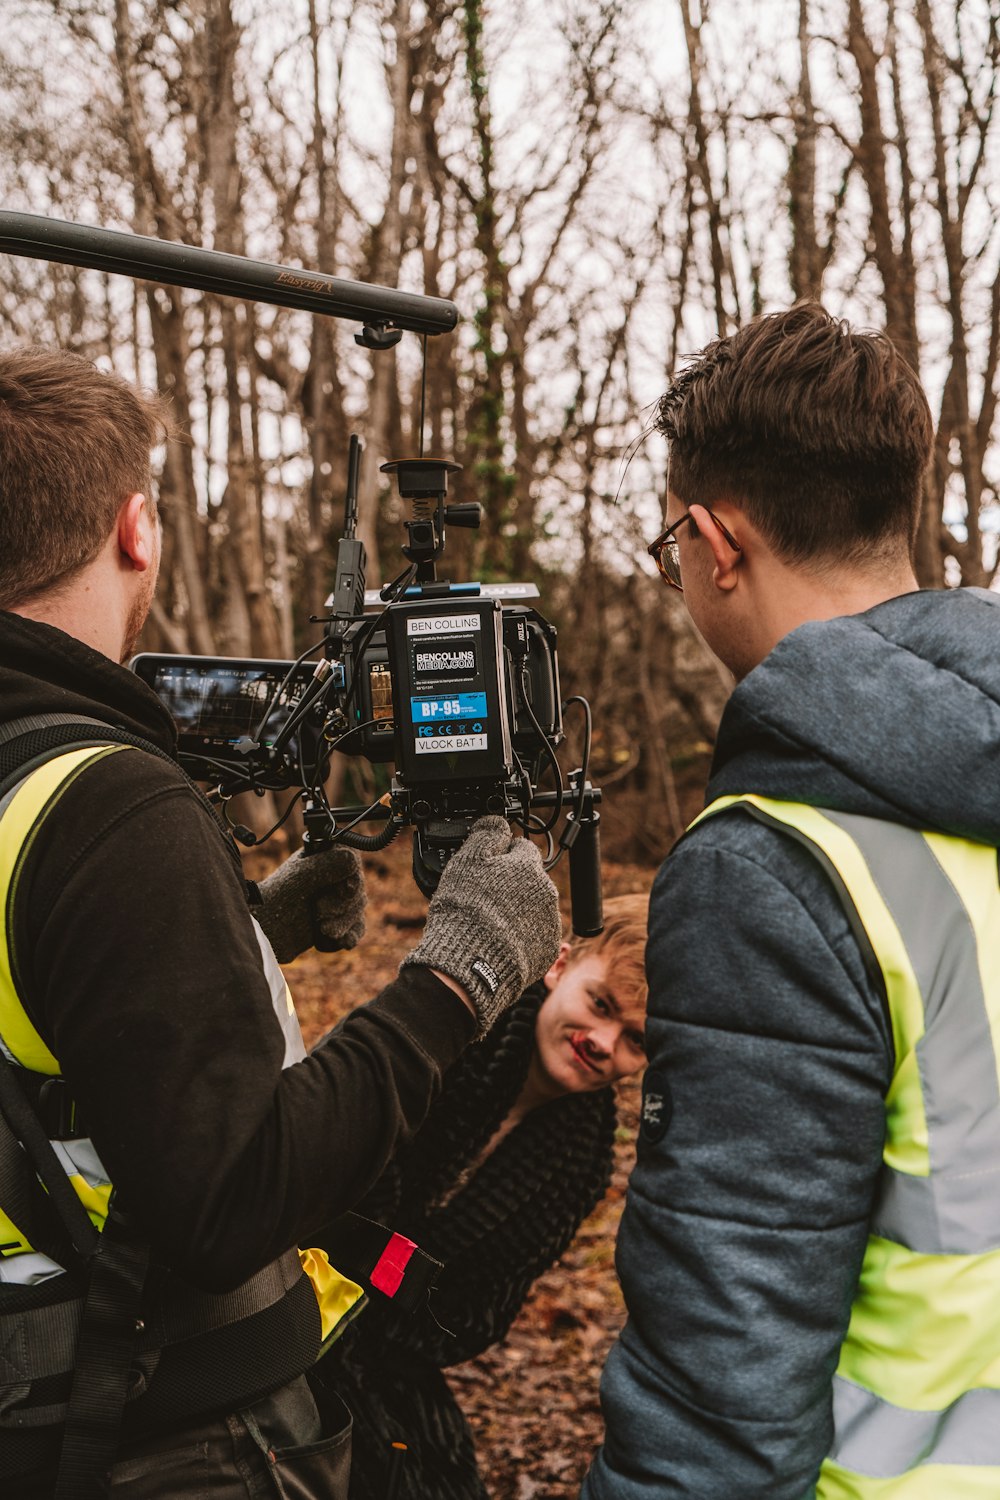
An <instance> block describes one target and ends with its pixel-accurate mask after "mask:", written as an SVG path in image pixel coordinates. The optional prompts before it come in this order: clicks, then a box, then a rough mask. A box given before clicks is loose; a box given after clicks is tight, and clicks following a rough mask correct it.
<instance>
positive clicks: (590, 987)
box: [535, 952, 646, 1094]
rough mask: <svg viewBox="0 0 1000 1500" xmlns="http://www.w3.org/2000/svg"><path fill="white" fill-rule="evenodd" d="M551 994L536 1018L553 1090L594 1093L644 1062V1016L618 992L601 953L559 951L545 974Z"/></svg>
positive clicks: (543, 1065)
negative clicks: (580, 955)
mask: <svg viewBox="0 0 1000 1500" xmlns="http://www.w3.org/2000/svg"><path fill="white" fill-rule="evenodd" d="M545 987H546V989H547V990H548V994H547V995H546V997H545V999H544V1000H543V1001H542V1004H541V1007H540V1008H539V1012H538V1019H537V1021H536V1023H535V1058H536V1061H537V1064H538V1066H539V1068H540V1070H541V1072H542V1074H543V1075H544V1077H545V1078H546V1080H547V1081H548V1083H549V1084H550V1085H551V1087H552V1088H553V1090H554V1091H556V1092H558V1093H562V1094H580V1093H590V1092H592V1091H593V1090H595V1089H602V1088H606V1087H607V1086H608V1085H609V1084H612V1083H617V1082H618V1080H619V1079H620V1078H625V1077H627V1076H628V1074H630V1073H635V1072H637V1071H638V1070H639V1069H640V1068H641V1067H642V1066H643V1064H644V1063H645V1061H646V1052H645V1045H644V1041H643V1025H644V1020H645V1017H644V1015H643V1013H642V1012H641V1010H637V1008H636V1006H635V1004H634V1003H630V1001H629V1000H628V999H627V998H626V997H625V996H624V995H621V994H619V993H617V992H616V989H615V983H614V975H613V972H612V965H611V963H610V962H609V960H608V959H606V958H604V957H603V956H602V955H601V954H600V953H595V954H588V955H586V956H585V957H583V958H576V959H574V958H572V956H571V955H567V954H566V953H565V952H563V953H561V954H560V955H559V957H558V958H557V959H556V961H555V963H554V964H553V965H552V967H551V969H550V970H549V971H548V973H547V974H546V976H545Z"/></svg>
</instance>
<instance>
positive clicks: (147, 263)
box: [0, 212, 458, 337]
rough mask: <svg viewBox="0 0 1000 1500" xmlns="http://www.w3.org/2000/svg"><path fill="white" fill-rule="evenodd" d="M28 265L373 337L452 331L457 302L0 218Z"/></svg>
mask: <svg viewBox="0 0 1000 1500" xmlns="http://www.w3.org/2000/svg"><path fill="white" fill-rule="evenodd" d="M2 250H6V251H8V252H9V253H10V254H12V255H23V256H27V257H28V258H29V259H33V260H53V261H60V262H62V263H63V264H65V265H70V266H86V267H89V268H90V269H92V270H97V271H113V272H116V273H117V274H119V275H121V276H132V277H135V278H137V279H139V280H143V281H161V282H165V283H166V284H167V285H169V286H185V287H192V288H194V289H196V290H199V291H203V292H213V293H215V294H216V295H217V296H222V297H242V298H244V299H245V300H246V301H248V302H271V303H274V304H275V305H276V306H278V307H297V308H301V309H302V311H304V312H313V313H324V314H325V315H326V316H327V317H330V318H344V319H346V320H347V321H349V322H355V323H363V324H365V325H366V327H368V328H371V329H372V330H373V332H374V334H375V336H376V337H377V336H378V334H379V333H380V332H382V331H384V330H386V329H405V330H407V331H409V332H413V333H422V334H431V333H450V332H451V330H452V329H453V328H454V327H455V325H456V323H457V322H458V309H457V307H456V306H455V304H454V302H449V301H447V300H446V299H445V298H443V297H424V296H420V295H418V294H417V293H416V292H400V291H395V290H394V289H393V288H391V287H384V286H369V285H368V283H367V282H363V281H342V280H340V278H339V277H336V276H326V275H324V273H323V272H321V271H303V270H300V269H299V268H297V267H285V266H278V265H273V264H271V263H270V262H269V261H263V260H249V259H248V258H247V257H246V256H243V255H226V254H223V253H222V252H221V251H219V250H202V249H199V248H197V247H196V246H194V245H180V244H176V243H174V242H172V241H170V240H157V239H152V238H150V237H149V236H147V235H141V234H125V233H123V232H122V231H120V230H117V229H94V228H91V227H90V226H89V225H85V224H71V223H68V222H66V221H65V220H63V219H49V218H45V217H44V216H42V215H41V214H17V213H7V212H0V251H2Z"/></svg>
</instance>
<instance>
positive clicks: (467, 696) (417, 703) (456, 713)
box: [410, 693, 486, 724]
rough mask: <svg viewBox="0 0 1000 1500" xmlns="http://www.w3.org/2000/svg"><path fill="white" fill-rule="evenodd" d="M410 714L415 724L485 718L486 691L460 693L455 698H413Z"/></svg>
mask: <svg viewBox="0 0 1000 1500" xmlns="http://www.w3.org/2000/svg"><path fill="white" fill-rule="evenodd" d="M410 715H411V717H412V719H413V722H414V724H423V723H426V722H427V721H428V720H431V721H433V722H437V721H439V720H441V719H485V717H486V694H485V693H459V694H457V696H456V697H454V698H411V699H410Z"/></svg>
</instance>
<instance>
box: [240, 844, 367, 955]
mask: <svg viewBox="0 0 1000 1500" xmlns="http://www.w3.org/2000/svg"><path fill="white" fill-rule="evenodd" d="M257 889H258V890H259V891H260V895H261V900H262V902H263V904H262V905H261V906H255V907H253V908H252V911H253V915H254V916H255V917H256V918H257V921H258V922H259V923H260V925H261V927H263V929H264V933H265V935H266V937H267V939H268V941H269V942H270V944H271V947H272V948H273V949H274V952H275V956H276V957H277V959H278V962H279V963H283V964H288V963H291V961H292V959H293V958H298V956H299V954H300V953H304V952H305V951H306V949H307V948H319V949H321V950H322V951H323V952H324V953H332V952H334V951H335V950H336V949H338V948H354V947H356V946H357V944H358V943H359V942H360V941H361V938H362V935H363V933H364V930H365V904H366V902H367V900H368V897H367V896H366V894H365V878H364V875H363V874H362V871H361V861H360V859H359V858H358V856H357V855H356V854H355V852H354V850H353V849H348V848H347V847H346V845H344V844H334V846H333V848H332V849H324V850H323V851H322V853H320V854H303V852H302V850H301V849H298V850H296V852H295V853H294V854H293V855H292V856H291V857H290V858H289V859H286V860H285V862H284V864H283V865H280V866H279V867H278V869H277V870H275V872H274V874H273V875H269V876H268V877H267V879H266V880H262V881H261V882H260V885H259V886H258V887H257Z"/></svg>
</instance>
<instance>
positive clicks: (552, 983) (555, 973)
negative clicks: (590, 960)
mask: <svg viewBox="0 0 1000 1500" xmlns="http://www.w3.org/2000/svg"><path fill="white" fill-rule="evenodd" d="M568 955H569V943H560V944H559V953H558V955H557V956H556V961H555V963H554V964H553V965H552V967H551V968H550V969H549V971H548V973H547V974H546V975H545V978H544V979H543V980H542V983H543V984H544V985H545V988H546V989H547V990H554V989H555V987H556V985H557V984H558V983H559V981H560V979H561V978H562V976H563V973H564V971H565V968H566V959H567V957H568Z"/></svg>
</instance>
